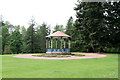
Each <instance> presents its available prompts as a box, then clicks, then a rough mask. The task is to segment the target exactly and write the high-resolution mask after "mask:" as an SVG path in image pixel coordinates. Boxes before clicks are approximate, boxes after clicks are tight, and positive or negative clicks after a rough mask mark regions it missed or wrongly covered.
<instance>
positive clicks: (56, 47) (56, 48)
mask: <svg viewBox="0 0 120 80" xmlns="http://www.w3.org/2000/svg"><path fill="white" fill-rule="evenodd" d="M56 49H57V38H56Z"/></svg>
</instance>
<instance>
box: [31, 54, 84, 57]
mask: <svg viewBox="0 0 120 80" xmlns="http://www.w3.org/2000/svg"><path fill="white" fill-rule="evenodd" d="M32 56H36V57H71V56H85V55H84V54H71V55H48V54H35V55H32Z"/></svg>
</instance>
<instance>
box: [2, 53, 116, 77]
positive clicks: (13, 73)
mask: <svg viewBox="0 0 120 80" xmlns="http://www.w3.org/2000/svg"><path fill="white" fill-rule="evenodd" d="M12 56H13V55H2V77H3V78H118V54H107V57H106V58H94V59H73V60H40V59H23V58H14V57H12Z"/></svg>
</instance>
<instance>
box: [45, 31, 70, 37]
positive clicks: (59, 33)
mask: <svg viewBox="0 0 120 80" xmlns="http://www.w3.org/2000/svg"><path fill="white" fill-rule="evenodd" d="M46 37H71V36H69V35H67V34H65V33H63V32H61V31H57V32H55V33H53V34H50V35H48V36H46Z"/></svg>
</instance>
